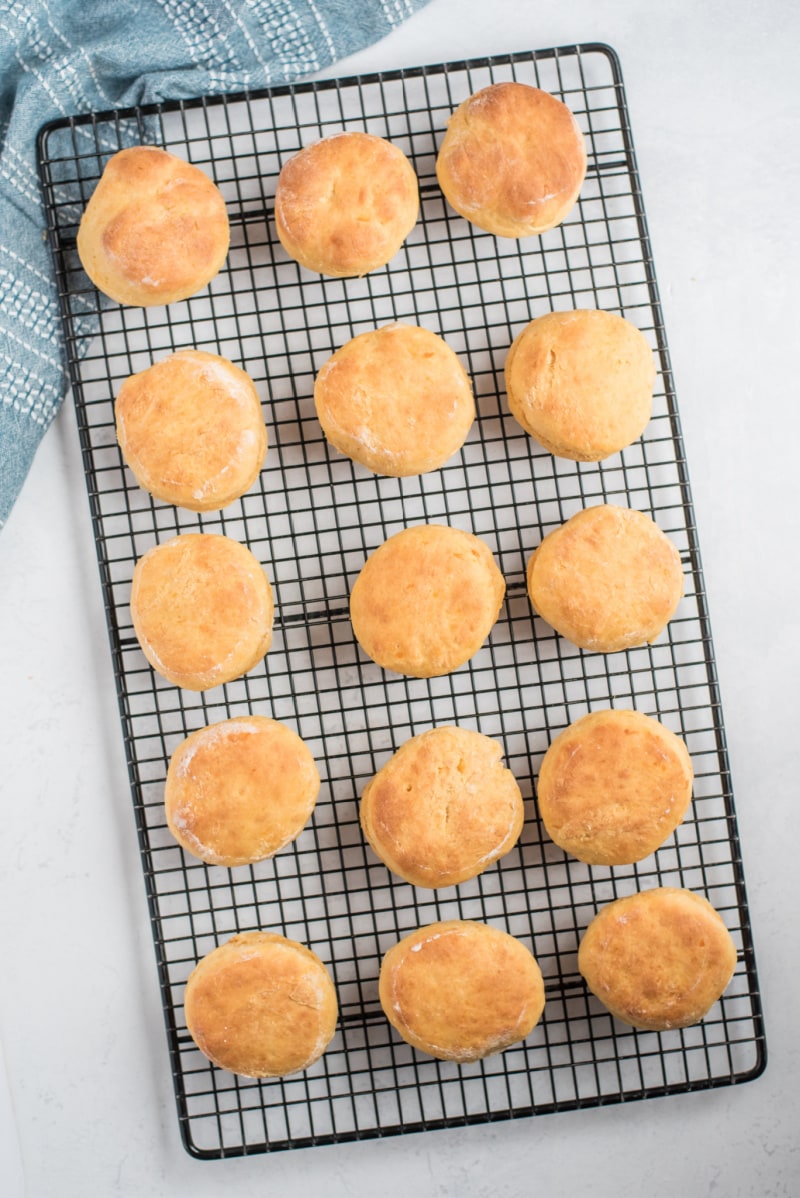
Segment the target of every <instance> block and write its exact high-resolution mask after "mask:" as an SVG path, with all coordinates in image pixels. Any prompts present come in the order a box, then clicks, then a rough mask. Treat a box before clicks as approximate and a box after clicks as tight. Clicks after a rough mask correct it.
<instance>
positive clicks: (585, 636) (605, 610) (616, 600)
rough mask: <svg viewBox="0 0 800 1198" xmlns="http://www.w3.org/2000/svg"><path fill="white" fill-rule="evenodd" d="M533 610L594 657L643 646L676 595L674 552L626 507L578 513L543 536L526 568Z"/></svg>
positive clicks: (665, 619)
mask: <svg viewBox="0 0 800 1198" xmlns="http://www.w3.org/2000/svg"><path fill="white" fill-rule="evenodd" d="M527 577H528V596H529V598H530V601H531V604H532V605H533V608H534V610H535V611H536V612H538V614H539V615H540V616H541V617H542V619H543V620H546V621H547V623H548V624H551V625H552V626H553V628H555V630H556V632H559V633H560V634H561V635H562V636H563V637H566V639H567V640H568V641H572V643H573V644H574V645H578V646H579V647H580V648H581V649H591V650H592V651H594V652H595V653H614V652H616V651H617V650H620V649H629V648H632V647H633V646H635V645H644V644H648V643H650V642H652V641H654V640H656V638H657V637H658V636H660V634H661V633H662V632H663V630H664V628H665V627H666V625H667V624H668V623H669V621H670V620H671V619H672V617H673V615H674V614H675V611H676V609H677V607H678V604H679V602H680V600H681V597H682V595H683V568H682V566H681V559H680V554H679V553H678V550H677V548H676V547H675V545H673V543H672V541H670V539H669V537H667V536H666V534H665V533H663V532H662V531H661V529H660V528H659V527H658V525H657V524H656V523H655V521H654V520H651V519H650V517H649V516H646V515H645V514H644V513H643V512H638V511H636V510H634V509H633V508H625V507H617V506H616V505H615V504H599V505H598V506H596V507H589V508H584V509H583V510H582V511H580V512H577V513H576V514H575V515H574V516H571V517H570V518H569V520H567V521H566V522H565V523H564V524H562V525H560V526H559V527H558V528H556V529H554V530H553V531H552V532H549V533H548V534H547V536H546V537H545V538H544V539H543V541H542V542H541V544H540V545H539V547H538V549H536V550H534V552H533V554H532V555H531V558H530V560H529V562H528V571H527Z"/></svg>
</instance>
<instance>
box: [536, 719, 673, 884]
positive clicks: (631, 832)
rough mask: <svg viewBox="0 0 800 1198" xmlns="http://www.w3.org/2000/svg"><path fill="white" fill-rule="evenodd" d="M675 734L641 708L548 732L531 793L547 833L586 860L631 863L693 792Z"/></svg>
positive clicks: (668, 828)
mask: <svg viewBox="0 0 800 1198" xmlns="http://www.w3.org/2000/svg"><path fill="white" fill-rule="evenodd" d="M692 779H693V770H692V760H691V757H690V756H689V751H688V749H687V748H686V745H685V744H684V743H683V741H682V740H681V738H680V737H679V736H676V735H675V733H674V732H671V731H670V729H669V728H665V727H664V725H663V724H661V723H659V721H658V720H656V719H653V718H652V716H647V715H644V714H643V713H642V712H640V711H625V710H613V711H612V710H607V711H595V712H591V713H590V714H589V715H585V716H583V717H582V718H581V719H579V720H576V722H575V723H574V724H571V725H570V727H569V728H566V729H565V730H564V731H563V732H562V733H560V735H559V736H557V737H556V738H555V740H554V741H553V742H552V744H551V745H550V747H549V748H548V750H547V752H546V753H545V755H544V757H543V759H542V764H541V768H540V770H539V781H538V784H537V788H536V798H537V803H538V807H539V814H540V815H541V817H542V822H543V823H544V826H545V828H546V829H547V832H548V835H549V836H550V837H551V839H552V840H553V841H555V843H556V844H557V845H558V846H559V847H560V848H562V849H563V850H564V851H565V852H566V853H571V854H572V856H573V857H577V858H578V860H580V861H586V862H588V864H590V865H630V864H631V863H632V862H634V861H641V860H642V858H643V857H647V856H648V855H649V854H650V853H654V852H655V850H656V849H657V848H658V847H659V846H660V845H662V844H663V843H664V841H665V840H666V839H667V837H668V836H670V835H671V833H672V832H674V831H675V829H676V828H677V826H678V824H679V823H680V822H681V820H682V819H683V817H684V815H685V814H686V811H687V809H688V807H689V803H690V802H691V798H692Z"/></svg>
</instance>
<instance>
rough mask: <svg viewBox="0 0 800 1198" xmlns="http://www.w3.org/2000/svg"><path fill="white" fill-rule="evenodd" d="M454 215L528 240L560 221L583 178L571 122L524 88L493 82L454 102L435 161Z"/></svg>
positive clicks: (558, 107)
mask: <svg viewBox="0 0 800 1198" xmlns="http://www.w3.org/2000/svg"><path fill="white" fill-rule="evenodd" d="M436 174H437V177H438V179H439V186H440V187H441V189H442V191H443V192H444V194H445V197H446V198H447V200H448V201H449V202H450V204H451V205H452V207H453V208H455V210H456V212H458V213H459V214H460V215H461V216H463V217H466V219H467V220H469V221H471V222H472V223H473V224H474V225H477V226H478V228H480V229H486V230H487V231H488V232H489V233H494V234H496V235H497V236H498V237H531V236H533V235H534V234H538V233H544V232H545V231H546V230H547V229H552V228H553V227H554V226H555V225H558V224H560V223H561V221H562V220H563V219H564V217H565V216H566V215H567V213H568V212H569V211H570V209H571V208H572V206H573V205H574V203H575V201H576V200H577V198H578V193H579V192H580V189H581V186H582V184H583V180H584V176H585V174H586V147H585V145H584V142H583V137H582V135H581V131H580V129H579V128H578V123H577V121H576V120H575V117H574V116H573V115H572V113H571V112H570V110H569V108H567V106H566V104H563V103H562V102H561V100H557V99H556V98H555V96H551V95H549V94H548V93H547V92H544V91H541V90H540V89H539V88H536V87H531V86H529V85H528V84H526V83H494V84H491V85H490V86H489V87H485V88H483V89H482V90H481V91H479V92H476V93H475V94H474V95H472V96H469V98H468V99H466V100H464V101H463V103H461V104H459V106H458V108H457V109H456V110H455V112H454V113H453V115H452V116H451V117H450V120H449V122H448V125H447V132H446V133H445V136H444V140H443V142H442V144H441V147H440V149H439V154H438V157H437V159H436Z"/></svg>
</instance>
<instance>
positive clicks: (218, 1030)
mask: <svg viewBox="0 0 800 1198" xmlns="http://www.w3.org/2000/svg"><path fill="white" fill-rule="evenodd" d="M184 1010H185V1014H186V1025H187V1027H188V1029H189V1032H190V1034H191V1036H192V1038H193V1040H194V1041H195V1043H196V1044H197V1046H198V1048H199V1049H200V1050H201V1052H203V1053H205V1055H206V1056H207V1057H208V1058H209V1060H210V1061H212V1062H213V1063H214V1064H215V1065H219V1066H220V1067H221V1068H223V1069H229V1070H230V1071H231V1072H232V1073H238V1074H241V1075H242V1076H244V1077H283V1076H285V1075H286V1074H289V1073H296V1072H298V1071H299V1070H302V1069H307V1068H308V1067H309V1066H310V1065H312V1064H313V1063H314V1061H316V1060H318V1058H319V1057H320V1056H321V1055H322V1053H323V1052H324V1051H325V1049H326V1048H327V1046H328V1044H329V1042H330V1040H331V1038H332V1037H333V1033H334V1031H335V1028H336V1019H337V1015H338V1009H337V1000H336V991H335V989H334V985H333V982H332V980H331V977H330V975H329V973H328V971H327V969H326V968H325V966H324V964H323V963H322V961H321V960H320V959H319V957H317V956H316V954H315V953H313V952H312V951H311V950H310V949H308V948H306V947H305V945H303V944H299V943H298V942H297V941H294V940H289V939H287V938H286V937H284V936H280V935H278V934H277V933H274V932H244V933H242V934H241V935H238V936H234V937H233V938H232V939H231V940H228V941H226V943H225V944H222V945H220V946H219V948H216V949H214V950H213V951H212V952H210V953H209V954H208V955H207V956H206V957H204V958H203V959H202V960H201V961H200V962H199V964H198V965H197V966H196V967H195V969H194V971H193V972H192V974H191V975H190V977H189V980H188V982H187V984H186V993H185V998H184Z"/></svg>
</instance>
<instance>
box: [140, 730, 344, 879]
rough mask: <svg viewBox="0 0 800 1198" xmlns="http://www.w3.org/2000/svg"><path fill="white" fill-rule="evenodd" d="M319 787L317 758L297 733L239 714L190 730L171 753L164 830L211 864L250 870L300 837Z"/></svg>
mask: <svg viewBox="0 0 800 1198" xmlns="http://www.w3.org/2000/svg"><path fill="white" fill-rule="evenodd" d="M319 787H320V778H319V771H318V770H317V767H316V764H315V762H314V758H313V756H312V754H311V751H310V749H309V748H308V746H307V745H306V744H305V742H304V741H302V740H301V739H300V737H299V736H298V735H297V733H296V732H294V731H293V730H292V729H291V728H288V727H287V726H286V725H285V724H281V723H279V722H278V721H277V720H271V719H269V718H268V717H267V716H263V715H247V716H237V717H235V718H233V719H230V720H222V721H220V722H219V723H216V724H209V725H208V726H207V727H205V728H199V729H198V730H197V731H196V732H192V733H190V735H189V736H187V737H186V739H185V740H184V741H182V742H181V743H180V745H178V747H177V749H176V750H175V752H174V753H173V754H172V757H171V758H170V763H169V768H168V770H167V781H166V786H165V788H164V803H165V808H166V816H167V825H168V827H169V830H170V831H171V832H172V835H173V836H174V837H175V839H176V840H177V841H178V843H179V844H180V845H182V847H183V848H184V849H186V850H187V852H189V853H192V854H193V855H194V856H195V857H199V858H200V859H201V860H202V861H206V862H207V863H208V864H209V865H226V866H228V867H232V866H235V865H249V864H251V863H252V862H254V861H263V860H264V859H265V858H266V857H273V856H274V855H275V853H277V852H278V851H279V850H280V849H282V848H284V846H285V845H287V844H289V842H290V841H292V840H295V839H296V838H297V837H298V836H299V835H300V833H301V832H302V830H303V828H304V827H305V825H306V824H307V823H308V820H309V819H310V817H311V813H312V811H313V810H314V805H315V803H316V801H317V795H318V794H319Z"/></svg>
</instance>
